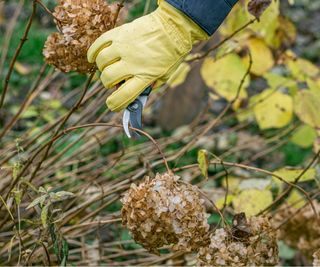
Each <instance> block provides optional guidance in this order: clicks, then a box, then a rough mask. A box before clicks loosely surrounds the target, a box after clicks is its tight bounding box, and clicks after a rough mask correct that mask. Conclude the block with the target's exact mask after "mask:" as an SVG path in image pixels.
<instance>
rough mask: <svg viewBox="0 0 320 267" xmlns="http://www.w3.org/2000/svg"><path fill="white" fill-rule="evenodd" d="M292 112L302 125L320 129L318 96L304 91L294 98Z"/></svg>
mask: <svg viewBox="0 0 320 267" xmlns="http://www.w3.org/2000/svg"><path fill="white" fill-rule="evenodd" d="M294 111H295V113H296V114H297V116H298V117H299V119H300V120H302V121H303V122H304V123H306V124H309V125H310V126H312V127H314V128H320V95H319V94H318V93H315V92H314V91H310V90H304V91H300V92H298V93H297V94H296V95H295V97H294Z"/></svg>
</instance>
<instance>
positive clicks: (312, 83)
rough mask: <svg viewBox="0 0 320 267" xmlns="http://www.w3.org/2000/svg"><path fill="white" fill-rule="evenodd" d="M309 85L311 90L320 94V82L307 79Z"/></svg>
mask: <svg viewBox="0 0 320 267" xmlns="http://www.w3.org/2000/svg"><path fill="white" fill-rule="evenodd" d="M307 85H308V87H309V89H310V91H312V92H314V93H316V94H319V95H320V83H319V84H318V83H317V82H316V81H314V80H311V79H307Z"/></svg>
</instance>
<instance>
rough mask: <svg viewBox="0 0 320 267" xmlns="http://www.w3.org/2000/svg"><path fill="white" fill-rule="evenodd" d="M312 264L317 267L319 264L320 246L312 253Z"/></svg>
mask: <svg viewBox="0 0 320 267" xmlns="http://www.w3.org/2000/svg"><path fill="white" fill-rule="evenodd" d="M312 265H313V266H315V267H318V266H320V248H319V249H318V250H317V251H316V252H315V253H313V264H312Z"/></svg>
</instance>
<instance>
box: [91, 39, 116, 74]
mask: <svg viewBox="0 0 320 267" xmlns="http://www.w3.org/2000/svg"><path fill="white" fill-rule="evenodd" d="M119 60H120V54H119V53H118V50H117V49H116V47H115V46H112V45H111V46H109V47H107V48H104V49H102V50H101V51H100V53H99V54H98V55H97V58H96V63H97V66H98V68H99V70H100V71H103V70H104V69H105V68H106V67H107V66H109V65H111V64H112V63H114V62H116V61H119Z"/></svg>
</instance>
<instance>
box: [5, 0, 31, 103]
mask: <svg viewBox="0 0 320 267" xmlns="http://www.w3.org/2000/svg"><path fill="white" fill-rule="evenodd" d="M36 3H37V1H36V0H33V3H32V13H31V15H30V17H29V20H28V23H27V26H26V29H25V31H24V34H23V36H22V38H21V39H20V43H19V45H18V47H17V49H16V51H15V53H14V56H13V58H12V60H11V62H10V67H9V70H8V73H7V75H6V77H5V80H4V85H3V90H2V95H1V98H0V109H1V108H2V106H3V103H4V100H5V97H6V94H7V91H8V87H9V82H10V78H11V75H12V72H13V68H14V65H15V63H16V61H17V58H18V56H19V54H20V52H21V49H22V47H23V45H24V44H25V42H26V41H27V40H28V34H29V31H30V28H31V25H32V21H33V19H34V16H35V14H36V10H37V4H36Z"/></svg>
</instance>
